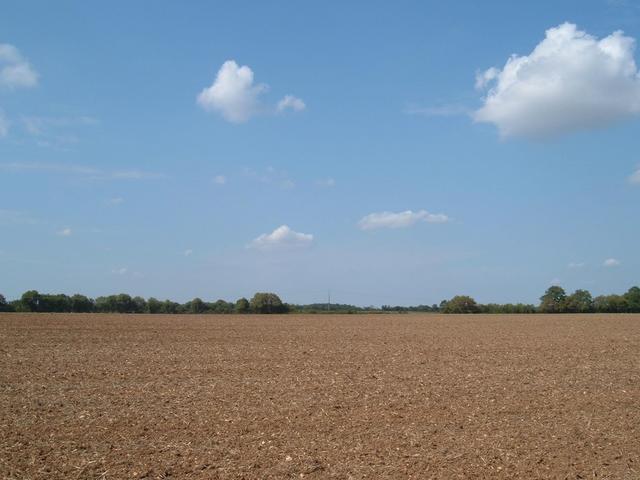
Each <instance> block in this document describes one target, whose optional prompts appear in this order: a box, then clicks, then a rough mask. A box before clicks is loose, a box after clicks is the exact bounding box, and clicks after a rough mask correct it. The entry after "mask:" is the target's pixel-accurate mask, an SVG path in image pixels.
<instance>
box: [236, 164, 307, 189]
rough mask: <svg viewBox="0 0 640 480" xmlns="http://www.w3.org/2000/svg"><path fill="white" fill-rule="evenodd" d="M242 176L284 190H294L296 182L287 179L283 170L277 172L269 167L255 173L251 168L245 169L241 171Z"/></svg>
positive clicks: (286, 174)
mask: <svg viewBox="0 0 640 480" xmlns="http://www.w3.org/2000/svg"><path fill="white" fill-rule="evenodd" d="M243 174H244V175H245V176H246V177H249V178H254V179H256V180H258V181H259V182H261V183H267V184H271V185H277V186H278V187H280V188H283V189H285V190H288V189H291V188H294V187H295V186H296V182H295V181H294V180H293V179H291V178H290V177H289V175H288V173H287V172H285V171H284V170H278V169H276V168H274V167H271V166H269V167H267V168H266V169H264V170H263V171H256V170H254V169H252V168H247V167H245V168H244V170H243Z"/></svg>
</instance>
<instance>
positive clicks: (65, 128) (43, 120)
mask: <svg viewBox="0 0 640 480" xmlns="http://www.w3.org/2000/svg"><path fill="white" fill-rule="evenodd" d="M20 120H21V122H22V126H23V128H24V130H25V131H26V132H27V133H28V134H29V135H30V136H32V137H34V138H35V140H36V142H37V144H38V145H39V146H43V147H66V146H67V145H70V144H75V143H78V142H79V141H80V140H79V138H78V137H77V136H76V134H75V133H74V132H73V130H75V129H77V128H84V127H90V126H94V125H97V124H98V123H99V121H98V120H97V119H96V118H94V117H88V116H79V117H36V116H22V117H21V119H20Z"/></svg>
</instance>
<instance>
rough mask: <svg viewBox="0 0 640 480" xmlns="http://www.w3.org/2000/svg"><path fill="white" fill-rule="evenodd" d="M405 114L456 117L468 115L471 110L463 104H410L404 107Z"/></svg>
mask: <svg viewBox="0 0 640 480" xmlns="http://www.w3.org/2000/svg"><path fill="white" fill-rule="evenodd" d="M404 113H406V114H407V115H424V116H427V117H456V116H458V115H469V114H470V113H471V111H470V110H469V108H467V107H465V106H463V105H455V104H452V105H439V106H436V107H419V106H416V105H410V106H408V107H406V108H405V109H404Z"/></svg>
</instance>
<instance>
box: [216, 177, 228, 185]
mask: <svg viewBox="0 0 640 480" xmlns="http://www.w3.org/2000/svg"><path fill="white" fill-rule="evenodd" d="M213 183H215V184H216V185H224V184H225V183H227V177H225V176H224V175H216V176H215V177H213Z"/></svg>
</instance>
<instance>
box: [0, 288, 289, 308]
mask: <svg viewBox="0 0 640 480" xmlns="http://www.w3.org/2000/svg"><path fill="white" fill-rule="evenodd" d="M289 310H290V307H289V305H287V304H285V303H283V302H282V300H280V297H278V295H276V294H275V293H268V292H259V293H256V294H255V295H254V296H253V298H251V300H247V299H246V298H240V299H238V300H237V301H236V302H235V303H232V302H227V301H225V300H218V301H216V302H205V301H203V300H202V299H200V298H194V299H193V300H190V301H188V302H186V303H177V302H172V301H171V300H158V299H157V298H153V297H150V298H149V299H148V300H146V299H144V298H142V297H132V296H131V295H128V294H126V293H119V294H117V295H108V296H104V297H97V298H96V299H93V298H89V297H87V296H85V295H80V294H75V295H71V296H69V295H65V294H48V293H40V292H38V291H37V290H29V291H27V292H25V293H23V294H22V296H21V297H20V298H19V299H18V300H14V301H12V302H7V301H6V299H5V297H4V296H3V295H0V312H2V311H5V312H54V313H55V312H59V313H169V314H175V313H194V314H201V313H219V314H225V313H227V314H228V313H288V312H289Z"/></svg>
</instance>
